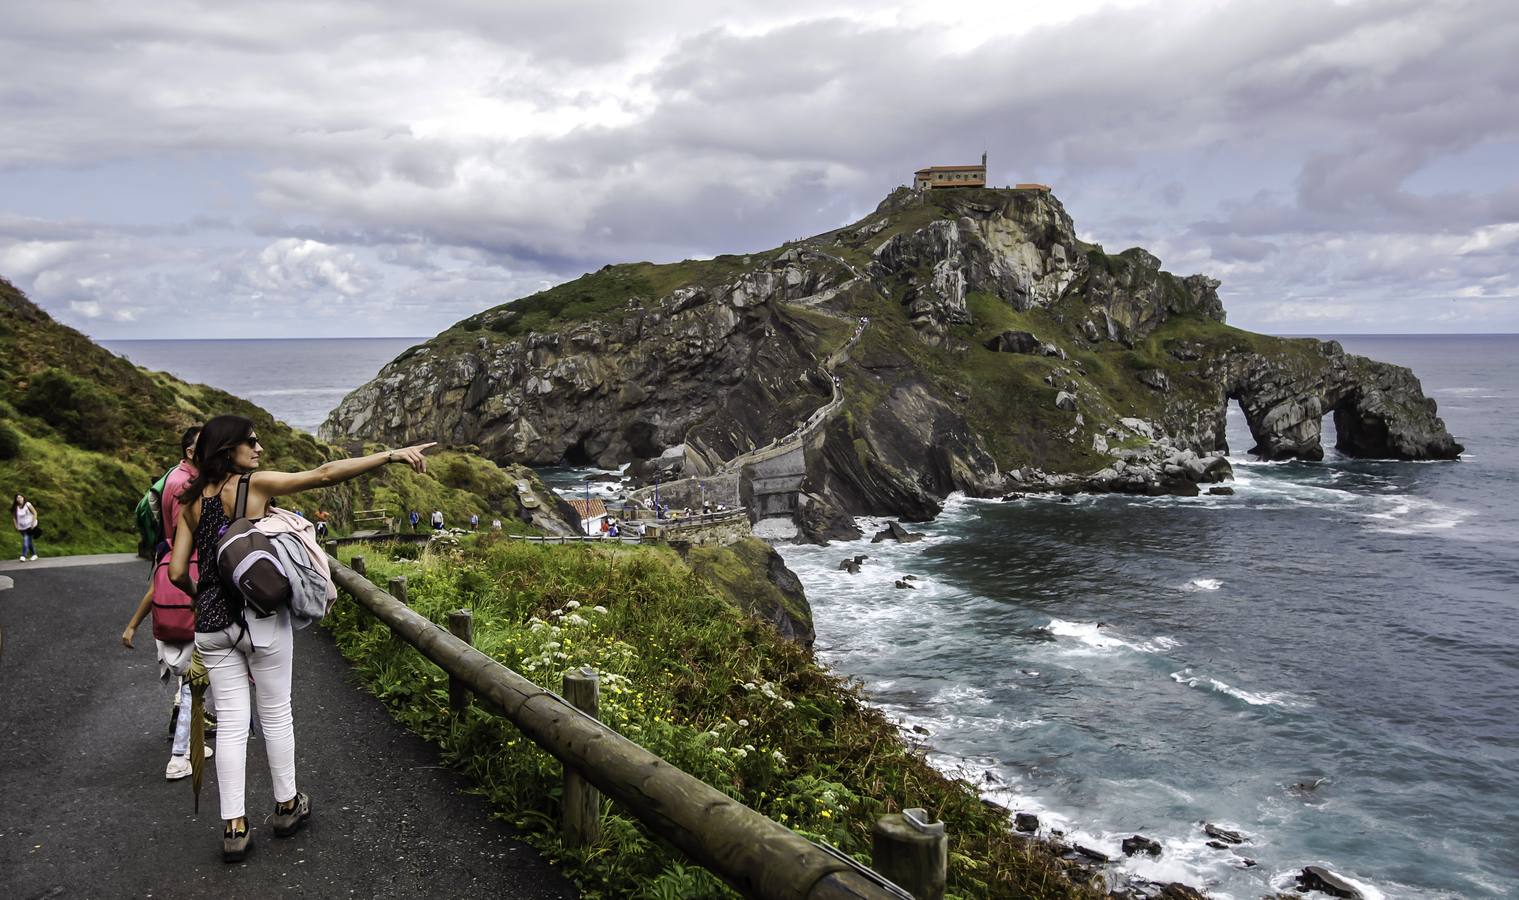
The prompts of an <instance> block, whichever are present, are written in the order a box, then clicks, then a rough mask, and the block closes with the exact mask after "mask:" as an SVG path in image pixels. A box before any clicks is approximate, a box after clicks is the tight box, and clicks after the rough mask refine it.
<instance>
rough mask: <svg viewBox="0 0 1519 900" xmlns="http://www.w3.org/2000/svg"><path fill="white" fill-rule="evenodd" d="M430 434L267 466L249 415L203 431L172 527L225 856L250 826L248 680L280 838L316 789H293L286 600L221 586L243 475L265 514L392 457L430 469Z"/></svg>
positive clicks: (173, 564)
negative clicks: (347, 454)
mask: <svg viewBox="0 0 1519 900" xmlns="http://www.w3.org/2000/svg"><path fill="white" fill-rule="evenodd" d="M432 446H434V443H426V444H417V445H415V446H411V447H405V448H402V449H399V450H388V451H385V452H382V453H372V454H370V455H368V456H361V457H357V458H354V459H339V460H333V461H331V462H328V463H324V464H322V465H321V466H318V467H317V468H315V469H311V470H309V471H305V472H269V471H261V470H260V468H259V467H260V463H261V458H262V456H263V445H262V444H260V443H259V439H258V434H257V432H256V431H255V429H254V424H253V422H252V420H250V419H245V418H243V417H242V416H217V417H216V418H214V419H212V420H211V421H209V422H207V423H206V425H205V428H204V429H203V430H202V431H201V435H200V441H199V443H198V444H197V445H196V450H195V468H196V470H197V472H196V475H195V478H194V479H193V480H192V481H191V482H190V483H189V484H188V485H186V486H185V489H184V491H183V492H182V493H181V494H180V499H181V501H182V502H183V503H184V504H185V510H184V514H183V515H182V516H181V517H180V519H179V524H178V526H177V527H176V529H175V539H174V552H173V555H172V557H171V558H170V563H169V577H170V578H171V579H173V581H174V583H175V584H177V585H179V586H180V587H181V588H182V589H183V590H184V591H185V592H186V593H188V594H190V595H191V596H193V597H194V598H195V648H196V650H197V651H199V653H200V657H201V659H202V661H203V662H204V665H205V667H206V671H207V674H208V675H209V677H210V681H211V690H212V691H213V692H214V693H215V695H216V712H217V720H218V723H219V725H218V728H217V732H216V787H217V793H218V795H219V798H220V802H221V818H222V860H223V861H225V862H237V861H239V860H241V859H242V858H243V857H244V855H246V853H247V852H248V844H249V836H250V833H251V831H252V827H251V826H250V824H249V822H248V817H247V814H246V809H245V805H244V800H245V797H244V794H245V789H244V779H245V776H246V771H245V770H246V768H247V755H248V722H249V718H250V715H251V709H250V702H251V701H250V697H249V690H248V679H249V676H250V675H251V676H252V677H253V678H256V679H257V680H258V718H259V724H260V726H261V729H262V731H263V733H264V750H265V755H266V756H267V757H268V759H269V775H270V778H271V780H272V781H273V784H274V800H275V806H274V815H273V816H272V823H273V826H274V834H275V836H276V837H289V836H291V835H293V834H295V833H296V832H297V831H299V830H300V829H301V827H302V826H304V825H305V824H306V821H307V819H309V818H310V817H311V798H310V796H308V795H307V794H306V793H304V792H302V791H299V790H298V789H297V788H296V781H295V722H294V720H293V718H292V716H291V712H290V681H291V676H292V672H293V662H294V661H293V648H292V638H293V633H292V628H291V621H290V610H289V608H288V607H287V608H284V609H281V610H280V611H279V612H277V613H274V614H272V615H269V616H266V617H263V618H258V617H253V618H249V617H248V615H247V611H246V609H245V607H244V605H243V603H242V599H241V597H239V596H238V595H237V594H236V593H235V590H234V589H232V588H230V587H228V586H227V585H224V584H223V583H222V581H221V576H220V574H219V572H218V569H217V566H216V565H215V563H214V562H213V561H214V560H215V559H216V544H217V541H218V539H219V538H220V536H221V533H222V531H223V530H224V529H225V528H226V527H227V526H229V525H230V524H231V521H230V516H229V511H230V510H233V509H234V508H235V504H236V498H237V490H238V483H239V481H240V477H239V476H241V475H245V474H246V475H250V476H251V477H250V479H249V481H248V497H247V509H246V514H247V516H248V517H249V518H252V519H257V518H260V517H262V516H263V515H264V514H265V512H266V510H267V508H268V506H269V501H270V500H272V499H274V498H275V497H283V496H287V495H290V494H297V493H300V492H301V491H305V490H310V489H312V488H321V487H329V486H331V485H335V484H339V483H341V482H344V481H347V480H349V479H351V478H354V477H356V476H359V475H362V474H364V473H366V472H372V471H374V470H376V469H379V468H380V467H382V466H384V465H386V464H387V463H405V464H407V465H410V466H411V467H412V468H414V469H416V470H417V471H418V472H425V471H427V460H426V458H425V457H424V456H423V455H422V454H423V451H425V450H427V449H428V448H430V447H432ZM192 550H193V551H195V552H198V553H199V554H200V559H201V561H202V565H201V567H200V578H199V579H198V582H192V581H191V579H190V568H189V567H190V554H191V552H192Z"/></svg>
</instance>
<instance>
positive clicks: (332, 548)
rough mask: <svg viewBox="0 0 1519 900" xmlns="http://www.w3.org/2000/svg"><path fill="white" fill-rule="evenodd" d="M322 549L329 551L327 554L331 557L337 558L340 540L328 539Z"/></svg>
mask: <svg viewBox="0 0 1519 900" xmlns="http://www.w3.org/2000/svg"><path fill="white" fill-rule="evenodd" d="M322 549H324V550H326V551H327V555H328V556H330V557H332V558H333V559H337V558H338V542H337V541H328V542H327V543H325V544H323V545H322Z"/></svg>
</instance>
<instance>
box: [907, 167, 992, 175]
mask: <svg viewBox="0 0 1519 900" xmlns="http://www.w3.org/2000/svg"><path fill="white" fill-rule="evenodd" d="M985 171H986V166H929V167H928V168H926V169H919V170H918V171H916V172H914V173H913V174H914V175H922V174H923V173H924V172H985Z"/></svg>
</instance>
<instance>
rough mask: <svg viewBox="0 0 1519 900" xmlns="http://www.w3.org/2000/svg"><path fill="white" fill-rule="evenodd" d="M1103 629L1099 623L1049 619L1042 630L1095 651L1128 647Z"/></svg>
mask: <svg viewBox="0 0 1519 900" xmlns="http://www.w3.org/2000/svg"><path fill="white" fill-rule="evenodd" d="M1103 628H1104V626H1103V625H1102V623H1100V622H1096V623H1094V622H1067V621H1066V620H1065V619H1051V620H1050V623H1049V624H1048V625H1045V626H1044V628H1043V630H1044V631H1046V632H1048V633H1049V634H1052V635H1054V636H1055V637H1057V638H1072V639H1074V640H1075V641H1076V642H1077V643H1079V644H1083V645H1085V646H1087V647H1091V648H1093V649H1096V650H1114V649H1117V648H1119V647H1127V646H1129V645H1128V643H1127V642H1125V641H1122V640H1119V639H1118V638H1116V637H1114V636H1113V635H1112V633H1111V632H1104V631H1103Z"/></svg>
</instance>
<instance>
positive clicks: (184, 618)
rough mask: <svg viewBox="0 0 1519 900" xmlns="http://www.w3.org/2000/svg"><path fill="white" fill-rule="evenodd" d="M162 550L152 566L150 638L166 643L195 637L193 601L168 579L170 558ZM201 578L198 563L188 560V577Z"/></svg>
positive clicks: (178, 642)
mask: <svg viewBox="0 0 1519 900" xmlns="http://www.w3.org/2000/svg"><path fill="white" fill-rule="evenodd" d="M171 555H172V554H169V553H165V554H164V555H163V558H162V559H160V560H159V561H158V564H157V565H156V566H154V567H153V637H155V638H157V639H158V640H160V641H163V642H164V643H166V644H184V643H188V642H190V641H193V640H195V601H194V600H193V599H191V597H190V595H189V594H186V593H185V592H184V591H182V590H180V589H179V588H178V587H177V586H176V585H175V584H174V582H172V581H170V580H169V557H170V556H171ZM199 577H200V566H198V565H196V562H195V560H193V559H192V560H190V580H191V581H196V580H197V579H199Z"/></svg>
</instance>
